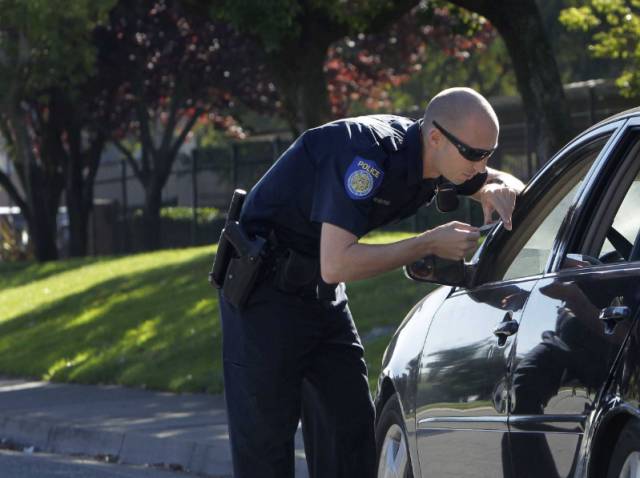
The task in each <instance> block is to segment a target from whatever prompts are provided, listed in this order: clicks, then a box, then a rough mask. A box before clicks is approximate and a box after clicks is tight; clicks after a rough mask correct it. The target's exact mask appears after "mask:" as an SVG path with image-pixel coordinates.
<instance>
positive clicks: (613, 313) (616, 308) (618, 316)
mask: <svg viewBox="0 0 640 478" xmlns="http://www.w3.org/2000/svg"><path fill="white" fill-rule="evenodd" d="M629 317H631V309H630V308H629V307H627V306H626V305H613V306H611V307H605V308H604V309H602V310H601V311H600V317H599V318H600V320H601V321H602V322H603V323H604V333H605V334H607V335H612V334H613V329H615V328H616V324H617V323H618V322H620V321H623V320H626V319H628V318H629Z"/></svg>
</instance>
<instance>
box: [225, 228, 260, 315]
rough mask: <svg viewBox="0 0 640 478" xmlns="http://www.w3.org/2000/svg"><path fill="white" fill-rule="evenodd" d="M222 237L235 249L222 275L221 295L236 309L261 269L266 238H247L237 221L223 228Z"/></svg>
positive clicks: (250, 289)
mask: <svg viewBox="0 0 640 478" xmlns="http://www.w3.org/2000/svg"><path fill="white" fill-rule="evenodd" d="M223 234H224V237H225V239H226V240H227V241H229V243H230V244H231V245H232V246H233V249H234V250H235V254H234V257H232V258H231V259H230V260H229V265H228V266H227V270H226V273H225V276H224V283H223V285H222V296H223V297H224V298H225V299H226V300H227V302H229V303H230V304H231V305H233V306H234V307H235V308H237V309H242V308H243V307H244V306H245V304H246V303H247V300H248V299H249V295H250V294H251V292H252V291H253V289H254V286H255V285H256V282H257V280H258V277H259V276H260V274H261V273H262V271H263V268H264V261H265V256H266V254H267V250H266V249H267V241H266V239H264V238H262V237H260V236H256V237H254V238H249V237H248V236H247V235H246V234H245V233H244V231H243V230H242V228H241V227H240V224H239V223H238V222H237V221H233V222H230V223H229V224H227V226H226V227H225V228H224V233H223Z"/></svg>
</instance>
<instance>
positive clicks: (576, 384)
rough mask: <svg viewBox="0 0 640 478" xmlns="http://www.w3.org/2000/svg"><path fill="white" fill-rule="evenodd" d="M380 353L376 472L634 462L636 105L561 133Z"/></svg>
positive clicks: (571, 472)
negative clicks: (567, 135) (509, 206)
mask: <svg viewBox="0 0 640 478" xmlns="http://www.w3.org/2000/svg"><path fill="white" fill-rule="evenodd" d="M405 270H406V273H407V275H408V276H409V277H411V278H412V279H414V280H421V281H426V282H435V283H438V284H442V285H443V287H440V288H438V289H436V290H435V291H434V292H432V293H431V294H429V295H427V296H426V297H424V298H423V299H422V300H421V301H420V302H419V303H418V304H416V305H415V307H413V309H412V310H411V311H410V312H409V314H408V316H407V317H406V319H405V320H404V321H403V322H402V324H401V325H400V327H399V328H398V330H397V331H396V333H395V335H394V336H393V338H392V340H391V342H390V344H389V346H388V348H387V351H386V353H385V356H384V358H383V364H382V373H381V375H380V378H379V384H378V386H379V389H378V394H377V398H376V407H377V412H378V415H377V416H378V419H377V428H376V438H377V442H378V451H379V466H378V476H379V477H380V478H383V477H384V478H386V477H389V478H390V477H397V478H400V477H430V478H431V477H437V478H444V477H456V478H461V477H474V478H478V477H517V478H523V477H543V478H548V477H590V478H592V477H593V478H603V477H615V478H618V477H620V478H640V405H639V402H640V348H639V345H638V344H639V340H640V333H639V331H638V326H637V324H636V322H637V318H638V314H639V313H640V108H638V109H634V110H631V111H627V112H625V113H622V114H619V115H617V116H614V117H612V118H609V119H608V120H605V121H603V122H601V123H599V124H598V125H596V126H594V127H592V128H590V129H589V130H587V131H586V132H584V133H583V134H581V135H580V136H578V137H577V138H576V139H575V140H573V141H572V142H571V143H570V144H568V145H567V146H566V147H564V148H563V149H562V150H561V151H560V152H559V153H558V154H557V155H556V156H555V157H554V158H553V159H552V160H551V161H549V162H548V163H547V164H546V165H545V166H544V167H543V169H542V170H541V171H539V173H538V174H537V175H536V176H535V177H534V178H533V179H532V180H531V181H530V183H529V184H528V185H527V187H526V189H525V191H524V192H523V193H522V195H521V196H520V197H519V198H518V201H517V204H516V210H515V211H514V216H513V230H512V231H507V230H506V229H504V228H503V227H502V225H501V224H497V225H496V227H495V228H494V229H492V230H491V231H490V233H489V234H488V236H487V237H486V240H485V241H484V242H483V243H482V245H481V246H480V247H479V249H478V251H477V252H476V254H475V255H474V257H473V258H472V259H471V260H470V261H468V262H447V261H442V260H439V259H437V258H436V259H434V258H425V259H424V260H422V261H419V262H416V263H414V264H412V265H410V266H407V267H406V268H405Z"/></svg>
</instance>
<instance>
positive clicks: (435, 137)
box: [427, 126, 444, 148]
mask: <svg viewBox="0 0 640 478" xmlns="http://www.w3.org/2000/svg"><path fill="white" fill-rule="evenodd" d="M443 139H444V137H443V136H442V133H440V131H438V129H437V128H434V127H433V126H431V127H430V128H429V129H428V130H427V144H428V145H429V146H431V147H434V148H437V147H438V146H440V143H442V140H443Z"/></svg>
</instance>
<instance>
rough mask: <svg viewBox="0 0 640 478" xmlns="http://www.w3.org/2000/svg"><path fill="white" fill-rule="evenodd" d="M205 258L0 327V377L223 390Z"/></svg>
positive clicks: (106, 285) (122, 280) (104, 287)
mask: <svg viewBox="0 0 640 478" xmlns="http://www.w3.org/2000/svg"><path fill="white" fill-rule="evenodd" d="M210 264H211V256H210V255H209V254H202V255H199V256H198V257H196V258H194V259H193V260H190V261H187V262H182V263H180V264H175V265H171V266H164V267H162V266H160V267H157V268H154V269H151V270H146V271H145V272H143V273H138V274H132V275H123V276H121V277H118V278H115V279H111V280H108V281H105V282H102V283H100V284H99V285H96V286H94V287H92V288H90V289H88V290H86V291H83V292H81V293H77V294H73V295H69V296H67V297H65V298H64V300H60V301H57V302H55V303H53V304H48V305H46V306H42V307H40V308H38V309H36V310H33V311H31V312H29V313H26V314H23V315H21V316H19V317H16V318H14V319H11V320H10V321H7V322H5V323H2V324H0V373H5V374H11V375H21V376H32V377H38V378H44V379H48V380H53V381H65V382H79V383H115V384H121V385H132V386H145V387H148V388H154V389H163V390H172V391H190V392H202V391H208V392H220V391H221V390H222V379H221V377H222V370H221V331H220V322H219V319H218V300H217V294H216V291H215V290H214V289H212V288H211V286H210V285H209V284H208V282H207V273H208V271H209V268H210Z"/></svg>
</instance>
